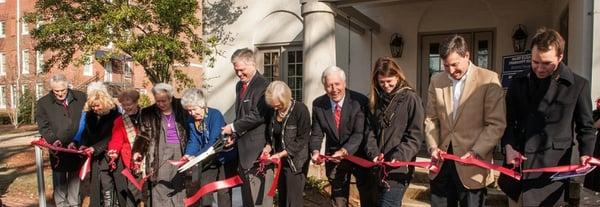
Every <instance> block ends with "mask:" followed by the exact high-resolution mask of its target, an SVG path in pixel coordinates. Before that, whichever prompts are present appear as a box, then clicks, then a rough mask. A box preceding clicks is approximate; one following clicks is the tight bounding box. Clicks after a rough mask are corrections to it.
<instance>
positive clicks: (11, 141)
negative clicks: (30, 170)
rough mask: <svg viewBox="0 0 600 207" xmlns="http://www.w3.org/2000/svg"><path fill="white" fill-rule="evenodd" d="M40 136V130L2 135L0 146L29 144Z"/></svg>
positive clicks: (0, 136)
mask: <svg viewBox="0 0 600 207" xmlns="http://www.w3.org/2000/svg"><path fill="white" fill-rule="evenodd" d="M39 137H40V134H39V133H38V131H28V132H21V133H15V134H2V135H0V148H5V147H14V146H23V145H29V143H31V141H33V140H35V139H37V138H39Z"/></svg>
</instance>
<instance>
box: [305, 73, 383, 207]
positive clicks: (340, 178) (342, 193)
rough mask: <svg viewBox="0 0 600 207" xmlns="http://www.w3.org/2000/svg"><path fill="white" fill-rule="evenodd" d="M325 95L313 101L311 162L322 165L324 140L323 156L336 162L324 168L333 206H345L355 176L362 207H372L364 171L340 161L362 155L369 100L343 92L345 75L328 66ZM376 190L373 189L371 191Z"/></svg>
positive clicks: (371, 192) (362, 96)
mask: <svg viewBox="0 0 600 207" xmlns="http://www.w3.org/2000/svg"><path fill="white" fill-rule="evenodd" d="M321 82H322V83H323V87H324V88H325V92H326V94H325V95H322V96H320V97H318V98H316V99H315V100H314V101H313V110H312V113H313V114H312V117H313V118H312V133H311V139H310V146H309V147H310V148H309V150H310V151H311V152H312V161H313V162H314V163H315V164H321V162H322V161H321V160H320V159H319V158H318V157H319V152H320V149H321V143H322V142H323V136H327V139H326V140H325V154H328V155H331V156H332V157H333V158H335V159H337V160H338V161H337V162H333V163H332V162H328V163H326V164H325V170H326V173H327V178H328V180H329V183H330V184H331V189H332V190H331V204H332V206H344V207H345V206H348V196H349V189H350V175H351V174H352V173H353V172H355V173H354V176H355V177H356V179H357V187H358V188H359V191H360V196H361V206H374V205H376V204H375V202H374V201H369V198H370V199H373V196H371V195H372V194H373V193H374V192H376V191H375V190H372V191H370V192H369V191H368V190H366V188H363V187H366V186H369V185H366V184H367V183H366V182H364V181H365V178H366V175H365V174H366V173H365V171H366V169H359V167H357V166H355V165H353V164H352V163H350V162H348V161H346V160H342V159H343V158H344V157H345V156H347V155H352V154H355V153H357V152H359V151H360V152H361V153H359V154H364V152H363V149H362V148H363V147H361V144H362V142H363V139H364V135H365V134H364V129H365V110H366V107H367V102H368V99H367V97H366V96H364V95H362V94H360V93H358V92H355V91H351V90H348V89H346V75H345V73H344V71H343V70H342V69H341V68H339V67H336V66H330V67H328V68H327V69H325V71H323V75H322V78H321ZM373 189H376V188H373Z"/></svg>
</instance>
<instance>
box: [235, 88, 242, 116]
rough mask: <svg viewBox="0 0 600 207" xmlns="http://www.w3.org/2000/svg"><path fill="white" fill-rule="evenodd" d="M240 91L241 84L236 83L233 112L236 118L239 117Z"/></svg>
mask: <svg viewBox="0 0 600 207" xmlns="http://www.w3.org/2000/svg"><path fill="white" fill-rule="evenodd" d="M241 91H242V82H241V81H238V82H237V84H235V111H236V114H237V115H238V116H240V106H241V105H242V104H241V103H242V102H241V101H240V93H241Z"/></svg>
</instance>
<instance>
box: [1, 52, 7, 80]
mask: <svg viewBox="0 0 600 207" xmlns="http://www.w3.org/2000/svg"><path fill="white" fill-rule="evenodd" d="M4 75H6V53H4V52H0V76H4Z"/></svg>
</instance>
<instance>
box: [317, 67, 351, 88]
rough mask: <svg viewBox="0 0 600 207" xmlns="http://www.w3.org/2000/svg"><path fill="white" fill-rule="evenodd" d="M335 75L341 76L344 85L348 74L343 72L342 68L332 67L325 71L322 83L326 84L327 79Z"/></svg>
mask: <svg viewBox="0 0 600 207" xmlns="http://www.w3.org/2000/svg"><path fill="white" fill-rule="evenodd" d="M334 74H337V75H339V77H340V78H341V79H342V81H344V83H345V82H346V72H344V70H342V69H341V68H340V67H338V66H335V65H332V66H329V67H327V68H325V70H324V71H323V74H322V75H321V83H323V84H325V80H326V79H327V77H329V76H330V75H334Z"/></svg>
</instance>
